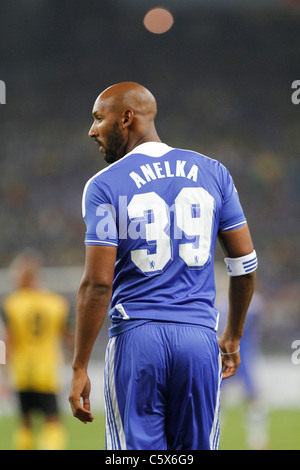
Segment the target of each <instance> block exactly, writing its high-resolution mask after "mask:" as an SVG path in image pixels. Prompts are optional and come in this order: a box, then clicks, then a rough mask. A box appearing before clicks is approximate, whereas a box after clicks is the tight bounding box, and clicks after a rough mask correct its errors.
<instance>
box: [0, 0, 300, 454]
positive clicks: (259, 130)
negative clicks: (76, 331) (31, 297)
mask: <svg viewBox="0 0 300 470" xmlns="http://www.w3.org/2000/svg"><path fill="white" fill-rule="evenodd" d="M156 6H158V5H157V3H156V2H154V1H150V0H126V2H125V1H121V0H114V1H111V0H101V1H100V0H89V2H83V1H78V2H71V1H70V0H65V1H63V2H61V1H59V0H24V1H21V0H12V1H11V0H4V1H2V2H1V4H0V25H1V26H0V79H1V80H4V81H5V83H6V90H7V97H6V102H7V104H6V105H1V107H0V122H1V124H0V143H1V145H0V195H1V196H0V227H1V229H0V247H1V249H0V296H1V298H2V297H3V295H5V294H6V293H7V292H8V291H9V290H10V288H11V287H10V285H9V282H8V279H7V267H8V265H9V263H10V261H11V260H12V258H13V257H14V256H15V254H17V253H18V252H19V250H20V249H22V248H26V247H28V246H31V247H35V248H38V249H40V250H41V251H42V253H43V255H44V257H45V262H46V269H45V272H44V276H45V282H46V283H47V284H48V286H49V287H51V288H53V289H55V290H58V291H60V292H63V293H64V294H65V295H67V296H68V297H69V299H70V301H71V303H72V304H73V305H74V301H75V293H76V289H77V286H78V283H79V280H80V276H81V273H82V265H83V261H84V246H83V239H84V230H85V227H84V224H83V221H82V218H81V195H82V190H83V187H84V184H85V182H86V181H87V179H89V177H90V176H91V175H93V174H94V173H95V172H96V171H98V170H99V169H101V168H104V166H105V163H104V162H103V160H102V159H101V156H100V157H99V155H98V152H97V150H96V149H95V147H94V146H93V144H92V143H91V142H90V140H89V139H88V137H87V133H88V130H89V127H90V125H91V109H92V105H93V103H94V100H95V98H96V96H97V95H98V94H99V92H100V91H102V90H103V89H104V88H106V87H107V86H109V85H111V84H113V83H116V82H119V81H123V80H131V81H137V82H140V83H142V84H144V85H145V86H146V87H148V88H149V89H150V90H151V91H152V92H153V94H154V95H155V97H156V98H157V102H158V116H157V129H158V133H159V135H160V137H161V138H162V140H163V141H165V142H166V143H168V144H169V145H171V146H178V147H182V148H191V149H194V150H196V151H199V152H201V153H204V154H206V155H208V156H211V157H213V158H216V159H218V160H220V161H221V162H222V163H224V165H225V166H227V167H228V169H229V170H230V172H231V174H232V175H233V177H234V180H235V182H236V185H237V188H238V191H239V194H240V198H241V201H242V204H243V206H244V209H245V212H246V215H247V218H248V221H249V224H250V227H251V231H252V236H253V239H254V242H255V247H256V250H257V252H258V256H259V271H258V286H259V290H260V292H261V293H262V295H263V296H264V300H265V302H266V308H265V311H264V314H263V317H262V323H261V333H262V351H263V355H262V358H261V364H260V368H259V370H258V381H260V384H261V388H262V394H263V397H264V400H265V401H266V403H267V405H268V406H269V407H271V408H272V409H275V410H280V411H282V410H284V411H285V410H286V413H285V414H283V416H285V417H286V416H287V415H288V412H290V411H291V410H292V411H293V413H294V412H295V410H296V412H298V408H299V409H300V398H299V396H300V393H299V392H300V365H296V364H293V363H292V359H291V358H292V353H293V349H292V342H293V341H294V340H297V339H299V340H300V315H299V313H300V312H299V305H300V298H299V297H300V289H299V267H300V257H299V248H300V246H299V229H300V217H299V195H300V190H299V188H300V159H299V154H300V132H299V124H300V105H299V106H297V105H295V104H293V103H292V100H291V96H292V92H293V90H292V88H291V85H292V82H293V81H294V80H300V62H299V52H300V5H299V2H298V1H297V0H294V1H293V0H291V1H283V0H273V1H271V0H269V1H268V0H260V1H256V0H251V1H246V0H243V1H241V0H240V1H239V0H231V1H225V0H220V1H217V0H215V1H212V0H211V1H208V0H206V1H205V0H185V1H184V2H183V1H179V0H169V1H167V0H161V1H160V2H159V6H165V7H166V8H168V9H169V10H170V11H171V12H172V14H173V15H174V25H173V27H172V28H171V29H170V31H168V32H167V33H165V34H162V35H156V34H152V33H150V32H149V31H147V30H146V29H145V27H144V25H143V18H144V15H145V14H146V13H147V11H148V10H149V9H150V8H153V7H156ZM216 262H217V266H219V264H220V266H222V263H223V261H222V255H221V252H220V250H217V253H216ZM73 314H74V311H73ZM108 326H109V324H108V321H107V322H106V324H105V328H104V329H103V331H102V332H101V334H100V336H99V339H98V341H97V344H96V348H95V351H94V354H93V364H92V369H93V370H95V371H96V378H95V380H96V384H97V380H98V381H99V380H100V378H97V377H98V376H99V373H98V371H99V370H101V367H102V363H101V361H102V359H103V355H104V350H105V346H106V340H107V327H108ZM0 338H1V330H0ZM1 367H3V366H1ZM67 371H69V368H68V364H67ZM68 373H69V372H67V375H66V390H65V392H66V394H67V393H68V386H69V383H68ZM100 374H101V372H100ZM100 386H101V384H99V387H100ZM97 387H98V385H96V387H95V388H96V390H95V392H94V393H95V396H94V403H95V407H96V408H97V409H98V408H99V410H100V411H101V409H102V406H103V403H102V400H101V397H100V395H101V390H97ZM3 400H4V399H3ZM3 400H2V405H1V406H0V421H1V420H2V422H4V421H3V420H4V419H5V418H6V414H7V413H14V402H13V399H12V400H11V401H9V403H7V402H5V403H4V401H3ZM62 403H63V404H65V405H66V412H67V413H68V414H69V409H68V404H66V400H65V396H63V398H62ZM281 422H282V420H281ZM0 430H1V423H0ZM227 432H228V433H230V429H229V430H228V431H227ZM296 432H298V436H299V437H300V429H299V427H298V428H296ZM283 434H284V433H283ZM0 441H1V439H0ZM280 442H282V441H280ZM297 442H299V439H298V441H297ZM234 445H235V443H234V440H233V443H232V446H233V448H234ZM287 445H288V444H287ZM0 448H1V443H0ZM298 448H300V444H298Z"/></svg>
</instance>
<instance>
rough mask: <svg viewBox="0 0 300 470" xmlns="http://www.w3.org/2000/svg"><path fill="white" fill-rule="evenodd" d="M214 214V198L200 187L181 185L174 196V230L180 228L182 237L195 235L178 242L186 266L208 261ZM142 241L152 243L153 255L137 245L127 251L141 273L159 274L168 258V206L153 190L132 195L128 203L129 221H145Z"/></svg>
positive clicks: (169, 258)
mask: <svg viewBox="0 0 300 470" xmlns="http://www.w3.org/2000/svg"><path fill="white" fill-rule="evenodd" d="M214 213H215V200H214V198H213V197H212V196H211V195H210V194H209V193H208V192H207V191H206V190H205V189H204V188H183V189H182V190H181V191H180V193H179V194H178V196H177V197H176V199H175V220H176V224H177V227H178V228H177V231H176V229H175V234H177V235H178V234H179V232H180V231H179V230H178V229H180V230H182V231H183V232H184V234H185V236H186V237H196V242H195V241H191V242H188V241H186V240H185V241H184V242H183V241H182V242H180V244H179V256H180V257H181V258H182V259H183V261H184V262H185V263H186V264H187V266H188V267H189V269H202V268H203V267H204V266H205V265H206V264H207V263H208V262H209V261H210V257H211V254H210V251H211V241H212V228H213V220H214ZM149 214H150V215H151V222H146V224H145V230H146V241H147V243H148V245H154V246H155V247H156V251H155V253H154V254H151V253H150V252H149V249H147V248H145V249H143V248H141V249H138V250H133V251H132V252H131V259H132V261H133V262H134V264H135V265H136V266H137V267H138V268H139V269H140V270H141V271H142V272H143V273H144V274H146V275H147V274H152V273H161V272H163V270H164V269H165V267H166V266H167V265H168V264H169V263H170V262H171V261H172V248H173V247H172V239H171V238H170V236H169V235H168V233H167V231H168V229H169V228H170V209H169V207H168V205H167V204H166V202H165V201H164V200H163V199H162V198H161V197H160V196H158V194H156V193H155V192H149V193H145V194H136V195H135V196H133V198H132V200H131V202H130V204H129V205H128V216H129V218H130V219H131V220H133V219H135V220H137V219H140V220H143V221H145V220H147V219H146V217H147V218H148V216H149Z"/></svg>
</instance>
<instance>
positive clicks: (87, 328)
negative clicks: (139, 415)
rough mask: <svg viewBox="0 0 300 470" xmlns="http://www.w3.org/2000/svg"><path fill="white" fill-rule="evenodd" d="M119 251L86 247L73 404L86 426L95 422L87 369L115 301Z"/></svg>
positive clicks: (75, 357) (73, 380) (73, 410)
mask: <svg viewBox="0 0 300 470" xmlns="http://www.w3.org/2000/svg"><path fill="white" fill-rule="evenodd" d="M116 251H117V249H116V247H112V246H102V245H99V246H97V245H87V246H86V259H85V269H84V274H83V277H82V280H81V283H80V286H79V289H78V293H77V302H76V332H75V350H74V359H73V379H72V384H71V390H70V396H69V401H70V404H71V408H72V412H73V415H74V416H75V417H76V418H78V419H79V420H80V421H82V422H84V423H86V422H92V421H93V416H92V413H91V411H90V400H89V395H90V381H89V378H88V374H87V368H88V364H89V360H90V356H91V353H92V350H93V346H94V343H95V340H96V338H97V336H98V333H99V331H100V329H101V327H102V324H103V321H104V318H105V316H106V313H107V310H108V307H109V304H110V300H111V293H112V283H113V276H114V267H115V260H116ZM81 400H83V403H81Z"/></svg>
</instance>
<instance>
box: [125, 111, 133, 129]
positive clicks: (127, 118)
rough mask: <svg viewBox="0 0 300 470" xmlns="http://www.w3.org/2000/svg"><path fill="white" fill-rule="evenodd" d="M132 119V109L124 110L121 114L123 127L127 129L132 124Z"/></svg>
mask: <svg viewBox="0 0 300 470" xmlns="http://www.w3.org/2000/svg"><path fill="white" fill-rule="evenodd" d="M133 119H134V112H133V111H132V109H130V108H128V109H125V110H124V111H123V114H122V123H123V127H129V126H130V125H131V124H132V121H133Z"/></svg>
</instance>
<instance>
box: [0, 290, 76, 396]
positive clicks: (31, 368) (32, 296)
mask: <svg viewBox="0 0 300 470" xmlns="http://www.w3.org/2000/svg"><path fill="white" fill-rule="evenodd" d="M3 313H4V321H5V324H6V327H7V331H8V332H9V337H10V341H11V345H10V354H9V359H8V364H10V365H11V372H12V378H13V382H14V386H15V388H16V390H18V391H28V390H32V391H37V392H45V393H57V392H58V390H59V387H60V367H61V365H62V351H61V339H62V336H63V334H64V331H65V329H66V325H67V318H68V314H69V303H68V301H67V300H66V299H65V298H64V297H63V296H61V295H58V294H56V293H53V292H49V291H46V290H38V289H27V288H26V289H21V290H18V291H16V292H14V293H12V294H10V295H8V296H7V297H6V298H5V299H4V302H3Z"/></svg>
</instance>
